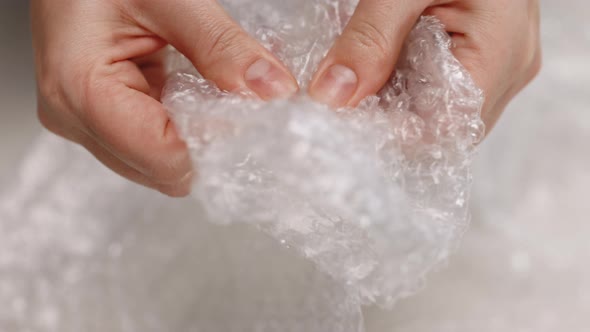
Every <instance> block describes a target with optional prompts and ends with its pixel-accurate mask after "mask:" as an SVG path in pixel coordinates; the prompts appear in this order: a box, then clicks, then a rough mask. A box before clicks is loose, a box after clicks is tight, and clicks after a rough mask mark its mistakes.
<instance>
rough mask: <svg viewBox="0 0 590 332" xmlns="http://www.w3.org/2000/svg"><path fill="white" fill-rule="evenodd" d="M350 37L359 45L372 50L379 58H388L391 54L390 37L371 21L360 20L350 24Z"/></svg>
mask: <svg viewBox="0 0 590 332" xmlns="http://www.w3.org/2000/svg"><path fill="white" fill-rule="evenodd" d="M347 36H348V39H349V41H351V42H353V43H354V44H355V45H357V47H360V48H363V49H365V50H366V51H369V52H371V53H372V54H373V55H374V56H375V55H376V56H377V57H378V58H387V57H389V56H390V53H391V47H390V43H389V39H388V38H387V36H385V34H384V33H383V32H381V30H380V29H379V28H378V27H377V26H376V25H374V24H373V23H371V22H368V21H360V22H358V23H356V24H353V25H351V26H350V28H349V31H348V34H347Z"/></svg>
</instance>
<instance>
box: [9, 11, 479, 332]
mask: <svg viewBox="0 0 590 332" xmlns="http://www.w3.org/2000/svg"><path fill="white" fill-rule="evenodd" d="M223 4H224V5H225V6H226V8H228V10H229V11H230V12H231V13H232V15H233V16H234V17H236V18H237V19H238V20H239V21H240V23H241V24H242V25H243V26H244V27H246V29H247V30H248V31H249V32H250V33H251V34H252V35H254V36H256V37H257V38H258V39H259V40H261V41H262V42H263V44H264V45H265V46H266V47H268V48H269V49H271V50H272V51H273V52H274V53H275V54H277V56H278V57H279V58H280V59H281V60H283V61H284V62H285V63H286V64H287V65H288V66H289V67H290V69H291V70H292V71H293V73H294V74H295V75H296V76H297V79H298V80H299V82H300V84H301V86H302V87H303V89H302V91H305V86H306V85H307V82H308V81H309V79H310V77H311V75H312V73H313V71H314V69H315V67H316V66H317V64H318V63H319V61H320V60H321V58H322V56H323V55H324V53H325V51H326V50H327V49H328V48H329V45H330V43H331V42H332V40H333V39H334V38H335V37H336V36H337V35H338V34H339V33H340V32H341V30H342V28H343V26H344V25H345V23H346V21H347V20H348V18H349V17H350V15H351V14H352V12H353V9H354V6H355V4H356V3H354V2H353V1H350V2H348V1H332V2H328V1H326V0H321V1H320V0H315V1H311V0H309V1H308V0H289V1H287V0H285V1H276V0H231V1H230V0H226V1H223ZM449 47H450V41H449V38H448V36H447V35H446V34H445V33H444V30H443V28H442V27H441V26H440V24H439V23H438V22H437V21H436V20H434V19H432V18H423V19H422V20H421V21H420V22H419V23H418V25H417V27H416V29H415V30H414V31H413V32H412V34H411V35H410V37H409V40H408V42H407V44H406V48H405V51H404V53H403V55H402V57H401V60H400V63H399V64H398V67H397V72H396V74H395V75H394V76H393V77H392V80H391V82H390V83H389V84H388V85H387V86H386V87H385V88H384V89H383V90H382V91H381V92H380V93H379V96H378V97H371V98H369V99H367V100H365V101H364V102H363V103H362V104H361V105H360V106H359V107H358V108H356V109H347V110H331V109H328V108H326V107H324V106H321V105H319V104H317V103H315V102H313V101H311V100H310V99H309V98H308V97H306V96H305V93H301V94H300V95H298V96H296V97H294V98H292V99H289V100H282V101H271V102H261V101H256V100H252V99H251V98H250V97H248V98H243V97H242V96H240V95H239V92H234V93H228V92H222V91H219V90H218V89H217V88H216V87H215V86H214V85H213V84H211V83H209V82H207V81H205V80H203V79H202V78H200V76H199V75H198V73H196V72H195V71H194V69H191V68H190V66H187V64H186V61H184V60H183V59H182V58H180V57H174V58H173V59H171V60H172V61H171V63H172V66H173V67H175V68H176V69H178V70H179V71H178V72H177V74H175V75H173V76H172V77H171V80H170V82H169V84H168V87H167V89H166V91H165V93H164V97H165V100H164V101H165V103H166V105H167V106H168V107H169V109H170V114H171V115H172V118H173V120H174V121H175V123H176V124H177V126H178V128H179V130H180V133H181V134H182V135H183V137H184V138H185V139H186V141H187V143H188V146H189V148H190V151H191V154H192V156H193V159H194V162H195V169H196V171H197V172H198V176H197V178H198V179H197V182H196V187H195V196H196V197H197V198H198V199H199V201H200V203H201V204H198V203H195V201H194V200H193V199H189V200H173V199H168V198H165V197H163V196H161V195H159V194H157V193H155V192H152V191H150V190H148V189H145V188H141V187H139V186H137V185H135V184H132V183H131V182H129V181H127V180H125V179H123V178H119V177H117V176H116V175H114V174H113V173H112V172H111V171H110V170H108V169H106V168H105V167H103V166H101V165H100V164H99V163H98V162H97V161H96V160H94V158H93V157H92V156H91V155H90V154H89V153H87V152H86V151H83V149H81V148H80V147H77V146H75V145H74V144H71V143H68V142H65V141H63V140H61V139H59V138H57V137H53V136H51V135H49V134H44V135H43V136H41V138H40V139H39V141H38V143H37V144H36V145H35V146H34V147H33V148H32V149H31V151H30V153H29V155H28V157H27V158H26V160H25V161H24V162H23V164H22V165H21V167H20V171H19V172H18V174H15V177H14V178H15V181H16V185H15V186H3V187H2V189H3V190H2V193H1V194H0V331H10V332H13V331H14V332H29V331H33V332H80V331H84V332H104V331H109V332H135V331H145V332H164V331H174V332H194V331H228V332H233V331H235V332H245V331H260V332H271V331H273V332H274V331H289V332H291V331H292V332H303V331H305V332H327V331H334V332H362V331H364V328H365V327H364V322H363V320H364V318H363V314H362V305H363V304H370V303H378V304H382V305H387V304H392V303H393V302H395V300H396V299H399V298H400V297H403V296H406V295H408V294H411V293H412V291H413V290H415V289H416V287H419V285H420V283H421V279H422V278H423V276H424V275H425V274H426V273H427V272H428V271H429V270H431V269H432V268H433V267H435V266H436V265H437V263H439V262H441V261H443V260H444V259H445V257H447V256H448V254H449V253H450V251H451V249H452V248H453V246H454V244H456V243H457V239H458V237H459V235H460V234H461V231H462V230H463V229H464V227H465V226H466V224H467V220H468V215H467V210H466V202H467V200H468V198H469V187H470V181H471V174H470V165H471V160H472V157H473V154H474V148H473V146H474V144H475V143H476V142H477V141H479V139H480V138H481V136H482V132H483V126H482V125H481V120H480V119H479V109H480V106H481V101H482V96H481V93H480V91H479V90H478V89H477V88H476V87H475V86H474V84H473V82H472V81H471V79H470V78H469V75H468V74H467V72H465V71H464V70H463V68H462V67H461V66H460V65H459V63H457V61H456V60H454V59H453V57H452V55H451V52H450V51H449ZM201 205H202V206H203V207H204V208H205V209H206V210H207V212H208V215H209V218H206V217H204V216H203V213H202V211H201V207H200V206H201ZM208 220H209V221H211V222H207V221H208ZM214 223H221V224H224V226H223V227H219V226H218V225H215V224H214ZM253 225H254V226H255V227H253ZM257 228H258V229H261V230H263V232H261V231H259V230H258V229H257Z"/></svg>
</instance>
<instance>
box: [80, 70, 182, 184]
mask: <svg viewBox="0 0 590 332" xmlns="http://www.w3.org/2000/svg"><path fill="white" fill-rule="evenodd" d="M109 71H111V72H114V73H116V74H113V75H109V76H106V77H104V78H101V79H97V80H95V81H93V82H92V86H91V87H90V88H88V89H86V99H85V104H84V105H82V109H84V110H85V111H84V112H81V113H80V119H81V121H82V122H83V124H84V127H85V128H84V130H85V132H86V133H87V134H88V135H89V136H90V137H92V138H94V139H95V140H96V141H98V142H100V144H101V145H102V146H103V147H104V148H105V149H106V150H108V151H109V152H110V153H111V154H113V155H114V156H116V157H117V158H118V159H120V160H121V161H123V162H124V163H125V164H127V165H129V166H130V167H132V168H134V169H136V170H137V171H139V172H140V173H142V174H144V175H145V176H147V177H148V178H149V179H150V180H151V181H152V182H155V183H158V184H174V183H177V182H178V181H179V180H180V179H182V178H184V177H185V176H186V174H188V173H189V172H191V169H192V167H191V162H190V158H189V156H188V152H187V150H186V145H185V144H184V142H183V141H182V140H181V139H180V138H179V136H178V134H177V133H176V130H175V128H174V126H173V124H172V123H171V122H170V120H169V118H168V114H167V112H166V110H165V108H164V106H163V105H162V104H161V103H160V102H158V101H157V100H155V99H154V98H152V97H150V96H149V95H148V94H149V92H150V86H149V84H148V83H147V81H146V78H145V77H144V76H143V74H142V72H141V71H140V70H139V68H138V67H137V66H136V65H135V64H134V63H133V62H132V61H122V62H118V63H115V64H112V65H111V66H110V68H109Z"/></svg>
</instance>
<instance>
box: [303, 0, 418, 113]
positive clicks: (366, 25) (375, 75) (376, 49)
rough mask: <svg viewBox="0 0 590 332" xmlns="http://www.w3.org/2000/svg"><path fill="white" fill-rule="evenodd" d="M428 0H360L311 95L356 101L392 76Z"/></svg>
mask: <svg viewBox="0 0 590 332" xmlns="http://www.w3.org/2000/svg"><path fill="white" fill-rule="evenodd" d="M426 5H427V1H426V0H361V1H360V3H359V5H358V7H357V9H356V11H355V14H354V16H353V17H352V18H351V20H350V22H349V23H348V25H347V27H346V29H345V30H344V32H343V34H342V36H340V37H339V38H338V40H337V41H336V42H335V44H334V46H333V47H332V49H331V50H330V52H329V53H328V55H327V56H326V58H325V59H324V61H323V62H322V63H321V64H320V66H319V69H318V71H317V73H316V74H315V75H314V78H313V80H312V83H311V84H310V91H309V93H310V95H311V96H312V97H313V98H314V99H316V100H318V101H319V102H322V103H325V104H328V105H331V106H333V107H341V106H354V105H356V104H358V103H359V102H360V101H361V100H362V99H363V98H365V97H366V96H369V95H372V94H375V93H377V92H378V91H379V89H381V88H382V87H383V85H384V84H385V83H386V81H387V79H388V78H389V77H390V76H391V73H392V72H393V69H394V66H395V64H396V62H397V59H398V57H399V53H400V51H401V49H402V46H403V43H404V40H405V39H406V37H407V35H408V33H409V32H410V30H411V29H412V27H413V26H414V24H415V23H416V20H417V19H418V17H419V16H420V14H421V13H422V11H423V10H424V9H425V8H426Z"/></svg>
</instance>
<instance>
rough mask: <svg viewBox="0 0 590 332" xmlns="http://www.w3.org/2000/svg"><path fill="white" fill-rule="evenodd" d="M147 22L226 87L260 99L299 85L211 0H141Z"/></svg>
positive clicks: (281, 94)
mask: <svg viewBox="0 0 590 332" xmlns="http://www.w3.org/2000/svg"><path fill="white" fill-rule="evenodd" d="M141 3H142V4H144V5H143V7H142V8H139V9H138V10H139V11H141V12H142V13H143V15H144V17H145V20H146V25H147V26H148V27H149V29H151V30H152V31H153V32H155V33H156V34H158V35H159V36H161V37H162V38H164V39H166V40H167V41H168V42H169V43H171V44H172V45H173V46H174V47H175V48H176V49H178V50H179V51H180V52H181V53H183V54H184V55H185V56H187V57H188V58H189V59H190V60H191V62H192V63H193V64H194V65H195V67H196V68H197V69H198V70H199V72H200V73H201V74H203V76H205V77H206V78H208V79H210V80H212V81H214V82H215V83H217V85H218V86H219V87H220V88H222V89H224V90H228V91H235V90H250V91H253V92H254V93H256V94H257V95H258V96H260V97H261V98H263V99H270V98H277V97H287V96H290V95H292V94H294V93H295V92H296V91H297V90H298V86H297V82H296V80H295V79H294V78H293V76H292V75H291V74H290V73H289V71H288V69H287V68H286V67H285V66H284V65H283V64H281V63H280V61H278V60H277V59H276V58H275V57H274V56H273V55H272V54H271V53H270V52H269V51H268V50H266V49H265V48H264V47H262V45H260V44H259V43H258V42H256V40H254V39H253V38H252V37H250V36H249V35H248V34H247V33H246V32H245V31H244V30H243V29H242V28H241V27H240V26H239V25H238V24H237V23H236V22H234V21H233V20H232V19H231V18H230V17H229V16H228V14H227V13H226V12H225V11H224V10H223V8H222V7H221V6H220V5H219V4H218V3H217V1H215V0H198V1H194V0H182V1H158V0H153V1H143V2H141Z"/></svg>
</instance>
